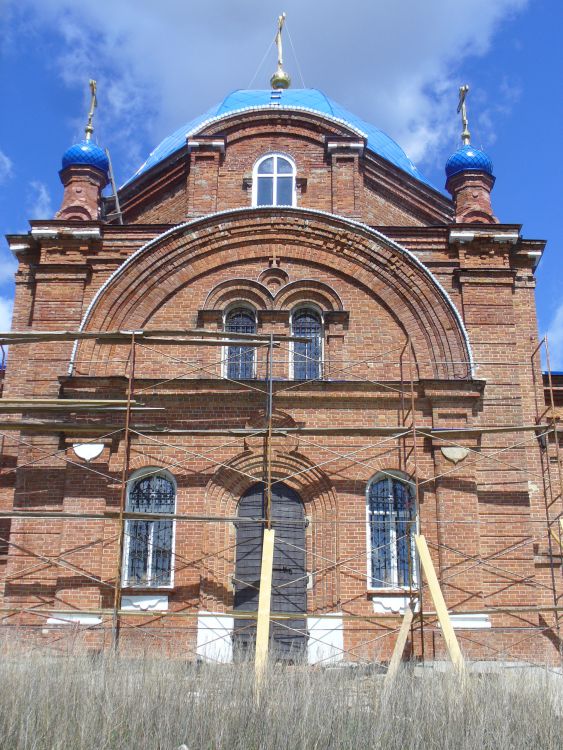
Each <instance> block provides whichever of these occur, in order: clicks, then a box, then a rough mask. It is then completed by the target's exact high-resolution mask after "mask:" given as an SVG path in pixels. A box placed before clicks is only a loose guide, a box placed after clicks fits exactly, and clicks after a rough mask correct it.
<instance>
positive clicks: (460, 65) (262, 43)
mask: <svg viewBox="0 0 563 750" xmlns="http://www.w3.org/2000/svg"><path fill="white" fill-rule="evenodd" d="M280 3H281V4H280ZM391 6H393V7H391ZM0 10H1V16H0V97H1V98H0V101H1V102H2V117H1V118H0V229H1V234H5V233H17V232H25V231H27V230H28V228H29V226H28V219H30V218H50V217H52V215H53V214H54V212H55V211H56V210H57V209H58V207H59V205H60V200H61V196H62V186H61V184H60V181H59V177H58V170H59V169H60V159H61V156H62V153H63V152H64V150H65V149H66V148H67V147H68V146H69V145H71V144H72V143H73V142H75V141H76V140H78V139H80V138H81V136H82V132H83V127H84V121H85V113H86V111H87V100H88V85H87V84H88V79H89V78H90V77H93V78H97V79H98V87H99V109H98V113H97V116H96V117H97V121H96V134H95V137H96V139H97V140H98V142H99V143H100V144H101V145H104V146H108V147H109V148H110V150H111V155H112V160H113V163H114V169H115V172H116V178H117V181H118V183H122V182H124V181H125V180H126V179H128V178H129V177H130V176H131V174H132V173H133V172H134V171H135V170H136V168H137V167H138V166H139V165H140V164H141V163H142V162H143V161H144V159H145V158H146V156H147V155H148V153H149V152H150V151H151V150H152V148H154V146H155V145H156V144H157V143H158V142H159V141H160V140H161V139H162V138H163V137H164V136H166V135H167V134H169V133H170V132H171V131H172V130H174V129H176V128H177V127H179V126H181V125H182V123H183V122H187V121H188V120H190V119H191V118H192V117H194V116H195V115H197V114H199V113H201V112H203V111H205V110H206V109H208V108H209V107H210V106H211V105H213V104H214V103H215V102H217V101H220V100H221V99H222V98H223V97H224V96H225V95H226V94H227V93H228V92H229V91H231V90H233V89H236V88H247V87H248V85H249V83H250V82H251V80H252V79H253V78H254V83H253V86H254V87H256V88H266V87H267V85H268V84H267V81H268V78H269V76H270V74H271V72H273V67H274V51H273V49H272V48H270V49H269V52H268V46H269V44H270V42H271V39H272V38H273V34H274V30H275V19H276V17H277V15H278V13H279V12H281V11H282V10H285V11H287V14H288V23H287V28H288V30H289V33H290V35H291V42H289V40H286V50H285V58H286V68H287V69H288V70H289V72H290V73H291V75H292V77H293V80H294V85H302V84H301V74H302V76H303V79H304V81H305V84H306V86H309V87H316V88H320V89H322V90H324V91H325V92H326V93H327V94H328V95H329V96H331V97H332V98H333V99H335V100H336V101H338V102H340V103H341V104H342V105H344V106H345V107H347V108H348V109H350V110H352V111H353V112H356V113H357V114H358V115H359V116H361V117H362V118H364V119H366V120H367V121H369V122H373V123H374V124H375V125H377V126H378V127H380V128H382V129H383V130H385V131H386V132H388V133H389V134H390V135H391V136H392V137H394V138H395V139H396V140H397V141H398V142H399V143H400V145H401V146H403V148H404V149H405V150H406V151H407V153H408V154H409V156H410V157H411V158H412V159H413V161H415V163H416V164H417V165H418V167H419V168H420V169H421V171H423V172H424V174H426V176H427V177H428V178H429V179H430V180H431V181H432V182H433V183H434V184H435V185H437V186H438V187H440V188H442V187H443V185H444V174H443V165H444V163H445V161H446V159H447V157H448V156H449V154H450V153H451V152H452V151H453V150H455V148H456V147H457V145H458V143H459V131H460V126H459V120H458V118H457V116H456V114H455V108H456V104H457V87H458V86H459V85H460V84H461V83H466V82H467V83H469V84H470V86H471V93H470V98H469V104H468V106H469V117H470V129H471V131H472V134H473V143H475V145H477V146H481V147H483V148H485V150H486V151H487V152H488V153H489V155H490V156H491V158H492V160H493V162H494V166H495V174H496V177H497V182H496V185H495V189H494V191H493V208H494V210H495V213H496V214H497V216H498V217H499V218H500V220H501V221H503V222H506V223H511V222H515V223H521V224H523V234H524V236H525V237H528V238H533V239H537V238H541V239H547V240H548V246H547V251H546V254H545V256H544V258H543V260H542V262H541V265H540V268H539V270H538V273H537V279H538V288H537V302H538V318H539V329H540V332H541V333H544V332H546V331H547V332H548V333H549V336H550V341H551V347H552V349H553V359H554V363H553V366H554V367H555V368H556V369H563V289H562V281H563V274H562V271H561V267H562V263H561V257H562V256H561V254H562V252H563V249H562V247H561V244H562V240H561V237H560V232H559V231H558V224H559V218H560V213H561V210H562V203H561V185H562V184H563V179H562V178H563V174H562V171H563V170H562V163H563V162H562V160H561V158H560V157H559V156H558V153H559V149H560V148H561V145H560V144H561V137H562V134H561V122H563V97H562V96H561V80H562V73H563V64H562V55H561V40H560V31H561V28H562V26H563V3H561V2H560V0H473V2H472V3H470V4H462V3H458V2H453V0H426V2H424V3H423V2H421V1H420V0H403V1H402V2H401V3H393V4H391V3H379V2H378V3H376V2H373V0H348V1H347V3H346V4H343V3H342V2H340V1H338V2H337V1H336V0H284V1H283V2H282V0H278V2H273V1H272V0H216V2H214V3H213V6H212V7H211V6H205V5H204V4H202V3H201V2H197V3H196V2H192V1H191V0H159V2H158V3H155V2H154V0H112V2H109V0H108V1H106V2H98V3H85V2H78V0H0ZM293 48H294V49H295V51H296V53H297V59H296V57H295V55H294V52H293ZM266 53H267V54H266ZM265 55H266V59H265V62H264V64H263V66H262V67H261V68H259V64H260V61H261V60H263V58H264V56H265ZM14 268H15V266H14V262H13V260H12V259H11V257H10V253H9V251H8V249H7V245H6V243H5V242H2V244H1V246H0V328H1V329H4V328H5V327H6V326H7V325H9V315H10V300H11V297H12V293H13V284H12V281H11V277H12V274H13V271H14Z"/></svg>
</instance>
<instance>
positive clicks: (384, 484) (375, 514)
mask: <svg viewBox="0 0 563 750" xmlns="http://www.w3.org/2000/svg"><path fill="white" fill-rule="evenodd" d="M367 534H368V563H369V565H368V568H369V583H370V588H373V589H379V588H410V587H412V586H414V585H416V581H417V563H416V554H415V546H414V536H415V534H416V508H415V500H414V492H413V489H412V486H411V484H410V483H409V482H408V481H407V480H406V479H404V478H402V477H399V476H389V475H385V476H382V475H377V476H376V477H375V478H374V479H373V480H372V481H371V482H370V484H369V485H368V491H367Z"/></svg>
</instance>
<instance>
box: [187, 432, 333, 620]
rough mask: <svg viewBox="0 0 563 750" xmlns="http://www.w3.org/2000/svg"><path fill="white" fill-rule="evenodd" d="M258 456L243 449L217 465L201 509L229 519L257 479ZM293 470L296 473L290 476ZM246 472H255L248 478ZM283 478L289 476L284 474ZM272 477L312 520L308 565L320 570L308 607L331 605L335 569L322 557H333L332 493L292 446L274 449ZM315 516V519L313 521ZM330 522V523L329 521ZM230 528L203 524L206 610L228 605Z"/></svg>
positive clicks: (324, 479)
mask: <svg viewBox="0 0 563 750" xmlns="http://www.w3.org/2000/svg"><path fill="white" fill-rule="evenodd" d="M263 462H264V457H263V455H262V452H261V451H260V450H257V451H252V450H246V451H244V452H243V453H241V454H239V455H238V456H236V457H235V458H234V459H232V460H231V461H230V462H229V464H228V465H226V466H223V467H221V468H220V469H218V471H217V472H216V473H215V474H214V475H213V477H212V478H211V479H210V481H209V483H208V485H207V488H206V493H205V513H206V515H209V516H218V517H225V516H226V517H229V518H233V517H235V516H236V515H237V508H238V503H239V501H240V498H241V497H242V496H243V495H244V493H245V492H246V490H247V489H248V488H249V487H251V486H252V485H253V484H255V483H256V482H259V481H261V479H260V477H261V476H262V470H263V465H264V463H263ZM249 475H250V476H249ZM291 475H297V476H291ZM251 477H256V479H252V478H251ZM286 477H290V478H288V479H286ZM272 479H273V482H274V483H275V482H282V481H283V482H284V483H285V484H287V485H288V486H289V487H291V488H292V489H294V490H295V491H296V492H297V493H298V494H299V496H300V497H301V500H302V501H303V505H304V507H305V514H306V516H307V517H308V518H310V519H311V520H312V522H313V523H312V524H311V526H310V528H308V530H307V535H306V536H307V539H306V545H307V560H308V569H309V571H312V570H314V569H316V568H318V569H322V572H321V573H319V576H318V578H317V581H316V586H315V587H314V589H313V591H312V592H311V594H310V596H311V598H312V601H311V602H310V606H311V608H313V609H315V610H317V611H330V610H331V608H334V606H335V604H336V595H337V589H338V587H337V575H338V573H337V568H336V566H333V567H331V566H330V565H329V564H328V563H327V561H330V560H335V561H336V559H337V556H338V555H337V546H336V545H337V543H336V538H335V534H334V528H333V524H334V522H335V521H336V520H337V518H338V510H337V502H336V495H335V492H334V489H333V487H332V484H331V483H330V481H329V479H328V477H327V475H326V474H325V473H324V472H323V471H322V470H321V469H319V468H316V467H315V466H314V465H313V463H312V462H311V461H310V460H309V459H308V458H307V457H306V456H305V455H303V454H302V453H300V452H299V451H298V450H291V451H284V450H283V448H282V446H280V449H279V450H274V454H273V460H272ZM315 521H317V522H319V523H318V524H316V523H315ZM330 522H333V523H330ZM235 557H236V531H235V528H234V526H233V525H231V524H226V523H209V524H205V527H204V529H203V548H202V560H203V561H204V564H203V565H202V569H201V577H200V580H201V592H200V605H201V606H203V607H205V608H206V609H209V610H211V611H218V610H219V611H220V610H221V609H223V608H229V607H231V606H232V591H231V590H230V586H229V578H230V576H231V575H232V574H233V572H234V565H235Z"/></svg>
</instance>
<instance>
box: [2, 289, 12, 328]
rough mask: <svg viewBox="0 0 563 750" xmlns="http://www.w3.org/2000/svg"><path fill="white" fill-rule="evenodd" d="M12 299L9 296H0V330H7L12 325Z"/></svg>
mask: <svg viewBox="0 0 563 750" xmlns="http://www.w3.org/2000/svg"><path fill="white" fill-rule="evenodd" d="M13 307H14V301H13V300H12V299H11V298H9V297H0V331H9V330H10V327H11V325H12V310H13Z"/></svg>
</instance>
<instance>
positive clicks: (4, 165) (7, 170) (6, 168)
mask: <svg viewBox="0 0 563 750" xmlns="http://www.w3.org/2000/svg"><path fill="white" fill-rule="evenodd" d="M13 166H14V165H13V163H12V160H11V159H10V158H9V157H8V156H6V154H5V153H4V152H3V151H0V185H1V184H2V183H3V182H6V180H9V179H10V177H11V176H12V174H13V173H14V169H13Z"/></svg>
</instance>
